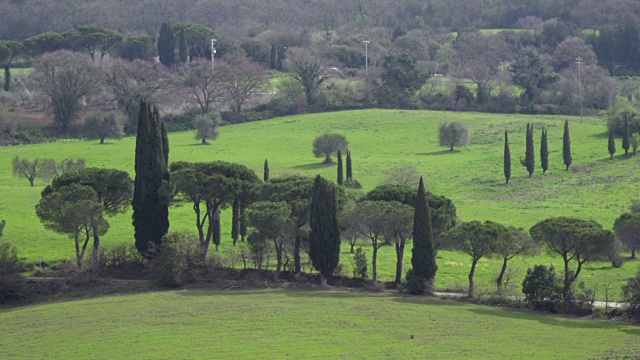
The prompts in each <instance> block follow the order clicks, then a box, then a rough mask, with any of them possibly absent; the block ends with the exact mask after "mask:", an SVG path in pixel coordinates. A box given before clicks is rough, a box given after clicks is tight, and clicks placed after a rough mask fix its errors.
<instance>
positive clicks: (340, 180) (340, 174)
mask: <svg viewBox="0 0 640 360" xmlns="http://www.w3.org/2000/svg"><path fill="white" fill-rule="evenodd" d="M337 182H338V185H342V184H343V183H344V167H343V166H342V151H340V150H338V179H337Z"/></svg>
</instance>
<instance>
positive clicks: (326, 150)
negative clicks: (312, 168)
mask: <svg viewBox="0 0 640 360" xmlns="http://www.w3.org/2000/svg"><path fill="white" fill-rule="evenodd" d="M348 147H349V142H348V141H347V137H346V136H344V135H340V134H322V135H320V136H318V137H317V138H316V139H315V140H314V141H313V155H315V156H316V157H319V158H321V157H324V163H325V164H331V163H332V162H333V161H332V160H331V155H333V154H335V153H336V152H337V151H338V150H340V151H347V148H348Z"/></svg>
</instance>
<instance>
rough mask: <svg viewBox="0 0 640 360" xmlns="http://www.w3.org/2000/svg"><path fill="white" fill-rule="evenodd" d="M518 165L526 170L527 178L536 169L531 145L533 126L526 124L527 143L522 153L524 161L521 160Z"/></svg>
mask: <svg viewBox="0 0 640 360" xmlns="http://www.w3.org/2000/svg"><path fill="white" fill-rule="evenodd" d="M520 163H521V164H522V166H525V167H526V168H527V171H528V172H529V177H531V175H533V171H534V170H535V168H536V158H535V155H534V145H533V124H527V142H526V148H525V153H524V160H523V159H522V158H521V159H520Z"/></svg>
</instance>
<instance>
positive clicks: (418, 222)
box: [411, 177, 438, 284]
mask: <svg viewBox="0 0 640 360" xmlns="http://www.w3.org/2000/svg"><path fill="white" fill-rule="evenodd" d="M411 265H412V267H413V274H414V275H415V276H417V277H420V278H422V279H423V280H424V281H425V282H427V284H431V283H432V282H433V279H434V278H435V277H436V272H437V271H438V265H437V264H436V254H435V250H434V246H433V229H432V225H431V210H430V208H429V202H428V200H427V192H426V190H425V187H424V180H423V179H422V177H420V184H419V185H418V194H417V196H416V204H415V210H414V213H413V250H412V254H411Z"/></svg>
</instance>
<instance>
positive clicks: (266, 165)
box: [264, 159, 269, 182]
mask: <svg viewBox="0 0 640 360" xmlns="http://www.w3.org/2000/svg"><path fill="white" fill-rule="evenodd" d="M267 181H269V160H267V159H264V182H267Z"/></svg>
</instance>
